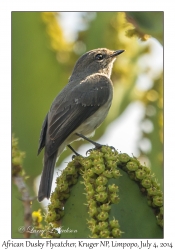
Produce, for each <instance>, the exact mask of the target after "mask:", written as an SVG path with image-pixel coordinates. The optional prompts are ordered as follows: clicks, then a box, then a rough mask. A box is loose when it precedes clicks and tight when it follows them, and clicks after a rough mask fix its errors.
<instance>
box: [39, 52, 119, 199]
mask: <svg viewBox="0 0 175 250" xmlns="http://www.w3.org/2000/svg"><path fill="white" fill-rule="evenodd" d="M123 51H124V50H118V51H111V50H108V49H96V50H91V51H89V52H87V53H85V54H84V55H83V56H82V57H80V59H79V60H78V61H77V63H76V65H75V67H74V70H73V72H72V75H71V77H70V79H69V83H68V84H67V85H66V86H65V88H64V89H63V90H62V91H61V92H60V93H59V94H58V96H57V97H56V98H55V100H54V101H53V103H52V106H51V108H50V111H49V112H48V114H47V115H46V118H45V120H44V123H43V126H42V130H41V134H40V141H39V148H38V154H39V153H40V152H41V150H42V149H43V148H44V147H45V152H44V168H43V172H42V176H41V182H40V187H39V192H38V200H39V201H42V200H43V199H44V198H45V197H46V198H49V197H50V192H51V185H52V179H53V172H54V166H55V163H56V159H57V157H58V156H59V155H60V154H61V152H62V151H63V150H64V148H65V147H66V146H67V145H68V144H70V143H71V142H73V141H75V140H77V139H79V137H78V136H77V135H76V133H79V134H83V135H86V136H88V135H90V134H92V133H93V132H94V130H95V129H96V128H97V127H98V126H99V125H100V124H101V123H102V122H103V120H104V119H105V117H106V115H107V113H108V111H109V108H110V106H111V102H112V97H113V85H112V82H111V80H110V75H111V70H112V65H113V62H114V60H115V58H116V56H117V55H119V54H121V53H122V52H123Z"/></svg>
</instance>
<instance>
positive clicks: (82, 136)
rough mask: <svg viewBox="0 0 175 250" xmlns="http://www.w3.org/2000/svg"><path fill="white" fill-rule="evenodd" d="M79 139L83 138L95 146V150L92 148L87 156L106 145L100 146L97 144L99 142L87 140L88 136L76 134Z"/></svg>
mask: <svg viewBox="0 0 175 250" xmlns="http://www.w3.org/2000/svg"><path fill="white" fill-rule="evenodd" d="M76 134H77V135H78V136H79V137H81V138H83V139H84V140H86V141H88V142H90V143H92V144H93V145H94V146H95V148H92V149H89V150H88V151H87V152H86V155H87V154H88V153H89V152H91V151H93V150H96V149H97V150H98V149H101V147H103V146H104V145H102V144H99V143H97V142H94V141H92V140H91V139H89V138H87V137H86V136H84V135H82V134H79V133H76Z"/></svg>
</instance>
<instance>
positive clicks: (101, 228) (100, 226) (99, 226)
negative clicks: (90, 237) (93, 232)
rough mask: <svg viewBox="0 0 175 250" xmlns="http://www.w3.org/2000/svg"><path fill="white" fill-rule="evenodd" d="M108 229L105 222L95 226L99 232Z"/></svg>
mask: <svg viewBox="0 0 175 250" xmlns="http://www.w3.org/2000/svg"><path fill="white" fill-rule="evenodd" d="M107 227H108V222H107V221H100V222H99V223H98V225H97V228H98V230H99V231H101V230H104V229H105V228H107Z"/></svg>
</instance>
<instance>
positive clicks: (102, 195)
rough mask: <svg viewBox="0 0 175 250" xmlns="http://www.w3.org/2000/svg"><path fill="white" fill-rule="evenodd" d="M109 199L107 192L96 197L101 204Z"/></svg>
mask: <svg viewBox="0 0 175 250" xmlns="http://www.w3.org/2000/svg"><path fill="white" fill-rule="evenodd" d="M107 197H108V194H107V193H106V192H99V193H98V194H96V195H95V199H96V200H97V201H99V202H105V200H106V199H107Z"/></svg>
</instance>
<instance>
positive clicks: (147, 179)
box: [141, 177, 152, 188]
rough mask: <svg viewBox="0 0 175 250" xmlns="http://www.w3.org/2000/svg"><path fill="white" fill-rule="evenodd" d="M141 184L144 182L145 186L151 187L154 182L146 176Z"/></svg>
mask: <svg viewBox="0 0 175 250" xmlns="http://www.w3.org/2000/svg"><path fill="white" fill-rule="evenodd" d="M141 184H142V186H143V187H145V188H150V187H151V185H152V182H151V179H150V178H148V177H146V178H144V179H143V180H142V181H141Z"/></svg>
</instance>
